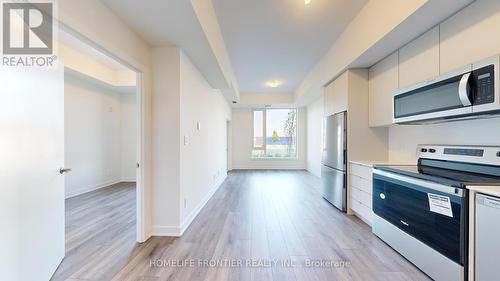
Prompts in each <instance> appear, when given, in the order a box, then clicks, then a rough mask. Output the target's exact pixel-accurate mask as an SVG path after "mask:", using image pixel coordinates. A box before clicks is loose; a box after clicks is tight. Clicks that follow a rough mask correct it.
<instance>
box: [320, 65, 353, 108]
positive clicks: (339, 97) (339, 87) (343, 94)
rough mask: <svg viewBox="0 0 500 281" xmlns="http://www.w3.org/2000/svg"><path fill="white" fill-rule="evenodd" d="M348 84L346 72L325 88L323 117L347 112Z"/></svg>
mask: <svg viewBox="0 0 500 281" xmlns="http://www.w3.org/2000/svg"><path fill="white" fill-rule="evenodd" d="M348 82H349V81H348V71H346V72H344V74H342V75H340V76H339V77H338V78H337V79H335V80H334V81H333V82H331V83H330V84H328V86H326V88H325V101H324V103H325V111H324V115H325V116H329V115H332V114H335V113H339V112H342V111H346V110H347V94H348Z"/></svg>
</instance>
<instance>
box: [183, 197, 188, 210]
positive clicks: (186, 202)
mask: <svg viewBox="0 0 500 281" xmlns="http://www.w3.org/2000/svg"><path fill="white" fill-rule="evenodd" d="M187 205H188V200H187V198H184V209H186V208H187Z"/></svg>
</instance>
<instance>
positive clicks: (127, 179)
mask: <svg viewBox="0 0 500 281" xmlns="http://www.w3.org/2000/svg"><path fill="white" fill-rule="evenodd" d="M120 181H121V182H136V181H137V180H136V179H135V178H122V179H121V180H120Z"/></svg>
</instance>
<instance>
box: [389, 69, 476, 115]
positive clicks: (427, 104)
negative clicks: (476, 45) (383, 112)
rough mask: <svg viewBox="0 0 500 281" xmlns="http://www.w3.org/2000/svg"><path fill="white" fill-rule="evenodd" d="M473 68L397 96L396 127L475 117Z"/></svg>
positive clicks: (408, 89)
mask: <svg viewBox="0 0 500 281" xmlns="http://www.w3.org/2000/svg"><path fill="white" fill-rule="evenodd" d="M471 80H472V78H471V66H470V65H469V66H468V67H466V68H462V69H459V70H457V71H454V72H451V73H448V74H445V75H442V76H439V77H438V78H435V79H432V80H429V81H427V82H424V83H420V84H417V85H414V86H412V87H409V88H406V89H403V90H400V91H398V92H397V93H395V95H394V98H393V106H394V123H411V122H415V121H422V120H430V119H443V118H447V117H453V116H455V117H457V116H461V115H469V114H472V112H473V110H472V101H473V93H472V89H471V85H470V81H471Z"/></svg>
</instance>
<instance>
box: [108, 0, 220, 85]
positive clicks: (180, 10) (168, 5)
mask: <svg viewBox="0 0 500 281" xmlns="http://www.w3.org/2000/svg"><path fill="white" fill-rule="evenodd" d="M101 1H102V2H103V3H104V4H105V5H106V6H108V7H109V8H110V9H112V10H113V11H114V12H115V13H116V14H117V15H118V16H119V17H121V18H122V19H123V20H124V21H125V22H126V23H127V24H128V25H129V26H130V27H131V28H132V29H133V30H134V31H135V32H136V33H137V34H138V35H139V36H141V37H142V38H144V39H145V40H146V41H147V42H148V43H149V44H151V45H152V46H155V47H158V46H160V47H164V46H178V47H180V48H181V49H182V50H183V51H184V52H185V53H186V54H187V55H188V57H189V58H190V59H191V60H192V61H193V62H194V64H195V65H196V66H197V67H198V69H199V70H200V71H201V73H202V74H203V75H204V76H205V78H206V79H207V80H208V82H209V83H210V84H211V85H212V86H213V87H214V88H219V89H221V88H222V87H223V85H225V83H226V81H225V80H224V75H223V74H222V73H221V70H220V68H219V67H218V62H217V59H216V57H215V56H214V54H213V52H212V49H211V47H210V45H209V43H208V41H207V38H206V37H205V33H204V32H203V29H202V27H201V25H200V23H199V21H198V18H197V17H196V14H195V12H194V10H193V7H192V5H191V1H189V0H161V1H160V0H141V1H137V0H101Z"/></svg>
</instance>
